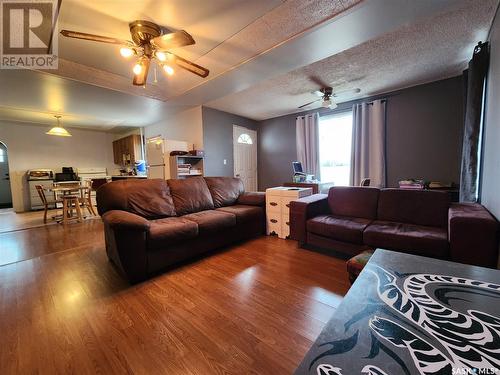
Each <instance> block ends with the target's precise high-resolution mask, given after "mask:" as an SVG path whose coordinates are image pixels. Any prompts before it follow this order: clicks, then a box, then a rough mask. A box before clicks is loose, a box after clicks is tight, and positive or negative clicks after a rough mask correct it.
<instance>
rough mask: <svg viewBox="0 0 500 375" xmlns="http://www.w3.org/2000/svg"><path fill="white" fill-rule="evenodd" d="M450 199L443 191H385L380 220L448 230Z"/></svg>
mask: <svg viewBox="0 0 500 375" xmlns="http://www.w3.org/2000/svg"><path fill="white" fill-rule="evenodd" d="M449 206H450V198H449V195H448V193H446V192H443V191H427V190H423V191H415V190H403V189H383V190H381V191H380V197H379V202H378V213H377V216H378V220H383V221H393V222H398V223H409V224H416V225H426V226H430V227H441V228H446V227H447V225H448V208H449Z"/></svg>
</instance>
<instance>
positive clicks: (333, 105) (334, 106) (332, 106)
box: [328, 101, 337, 109]
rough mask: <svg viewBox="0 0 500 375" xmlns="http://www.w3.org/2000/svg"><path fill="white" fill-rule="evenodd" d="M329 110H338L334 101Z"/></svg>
mask: <svg viewBox="0 0 500 375" xmlns="http://www.w3.org/2000/svg"><path fill="white" fill-rule="evenodd" d="M328 108H330V109H335V108H337V103H335V102H334V101H332V102H331V104H330V106H329V107H328Z"/></svg>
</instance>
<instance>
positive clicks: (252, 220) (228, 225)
mask: <svg viewBox="0 0 500 375" xmlns="http://www.w3.org/2000/svg"><path fill="white" fill-rule="evenodd" d="M97 208H98V211H99V214H100V215H101V216H102V220H103V222H104V228H105V241H106V252H107V255H108V258H109V259H110V260H111V261H112V262H113V263H115V264H116V266H117V267H118V269H119V270H120V271H121V272H122V273H123V274H124V275H125V276H126V277H127V279H128V280H129V281H130V282H138V281H141V280H144V279H145V278H147V277H148V276H150V275H151V274H154V273H156V272H158V271H160V270H161V269H163V268H165V267H167V266H169V265H172V264H174V263H177V262H180V261H183V260H186V259H188V258H191V257H193V256H196V255H198V254H201V253H204V252H207V251H210V250H214V249H216V248H219V247H221V246H224V245H228V244H230V243H232V242H235V241H240V240H244V239H248V238H251V237H254V236H258V235H260V234H263V233H264V232H265V194H264V193H249V192H244V189H243V184H242V182H241V180H240V179H237V178H230V177H205V178H203V177H190V178H188V179H184V180H168V181H165V180H160V179H154V180H123V181H115V182H110V183H108V184H106V185H103V186H102V187H100V188H99V189H98V190H97Z"/></svg>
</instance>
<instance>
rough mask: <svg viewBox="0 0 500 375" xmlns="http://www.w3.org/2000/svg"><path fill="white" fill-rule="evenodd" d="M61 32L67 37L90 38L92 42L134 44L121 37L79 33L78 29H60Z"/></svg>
mask: <svg viewBox="0 0 500 375" xmlns="http://www.w3.org/2000/svg"><path fill="white" fill-rule="evenodd" d="M61 34H62V35H64V36H65V37H68V38H75V39H83V40H90V41H92V42H101V43H110V44H120V45H127V46H129V45H134V44H133V43H132V42H130V41H128V40H123V39H117V38H110V37H107V36H102V35H95V34H87V33H81V32H79V31H71V30H61Z"/></svg>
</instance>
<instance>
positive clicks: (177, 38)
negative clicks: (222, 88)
mask: <svg viewBox="0 0 500 375" xmlns="http://www.w3.org/2000/svg"><path fill="white" fill-rule="evenodd" d="M129 28H130V34H131V36H132V41H129V40H122V39H117V38H112V37H107V36H102V35H95V34H87V33H81V32H78V31H71V30H62V31H61V34H62V35H63V36H65V37H68V38H74V39H83V40H90V41H93V42H99V43H109V44H118V45H121V46H122V47H121V48H120V54H121V55H122V56H123V57H125V58H130V57H132V56H137V63H136V64H135V65H134V68H133V69H132V70H133V72H134V79H133V81H132V82H133V84H134V85H136V86H144V85H145V84H146V81H147V77H148V72H149V67H150V65H151V60H156V62H157V64H158V65H160V66H161V67H162V69H163V70H164V71H165V73H166V74H168V75H172V74H174V68H173V67H172V66H173V65H174V66H178V67H179V68H181V69H184V70H187V71H189V72H191V73H193V74H196V75H197V76H200V77H202V78H206V77H207V76H208V74H209V71H208V69H206V68H204V67H202V66H200V65H198V64H195V63H193V62H191V61H189V60H186V59H184V58H182V57H180V56H177V55H175V54H173V53H172V52H170V50H171V49H173V48H179V47H184V46H189V45H193V44H195V41H194V39H193V37H192V36H191V35H189V33H187V32H186V31H184V30H180V31H175V32H172V31H170V30H168V29H166V28H163V27H160V26H158V25H157V24H155V23H153V22H149V21H143V20H137V21H133V22H131V23H130V24H129Z"/></svg>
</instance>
